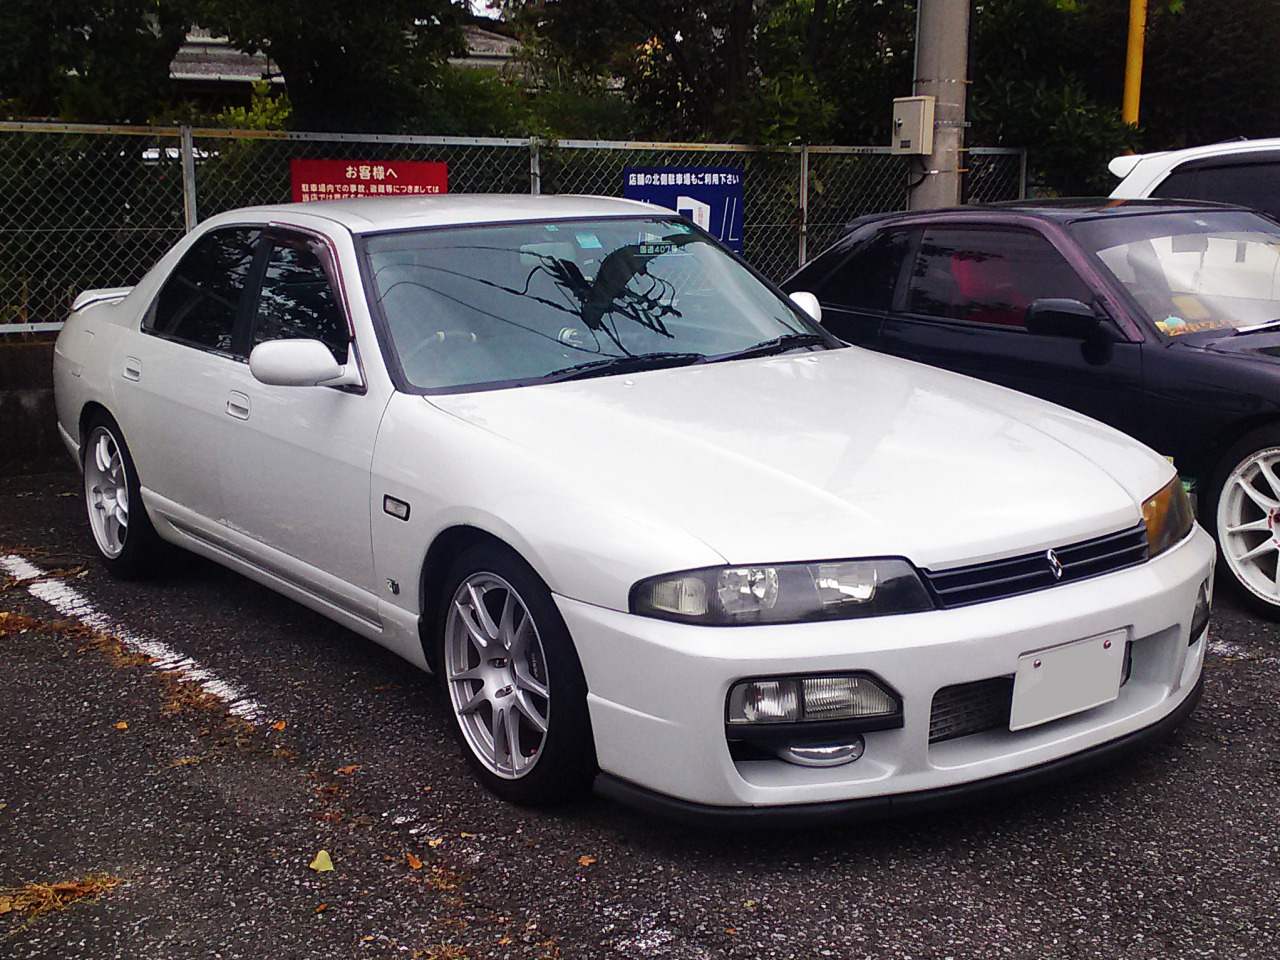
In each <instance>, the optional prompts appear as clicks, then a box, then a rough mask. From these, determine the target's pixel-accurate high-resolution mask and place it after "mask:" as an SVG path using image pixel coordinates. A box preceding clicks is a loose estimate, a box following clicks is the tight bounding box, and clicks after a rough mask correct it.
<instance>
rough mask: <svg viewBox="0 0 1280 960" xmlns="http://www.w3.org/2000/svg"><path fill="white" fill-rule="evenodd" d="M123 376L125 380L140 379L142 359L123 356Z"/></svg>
mask: <svg viewBox="0 0 1280 960" xmlns="http://www.w3.org/2000/svg"><path fill="white" fill-rule="evenodd" d="M124 378H125V379H126V380H141V379H142V361H141V360H139V359H138V358H137V357H125V358H124Z"/></svg>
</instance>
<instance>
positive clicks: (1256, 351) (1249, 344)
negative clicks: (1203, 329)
mask: <svg viewBox="0 0 1280 960" xmlns="http://www.w3.org/2000/svg"><path fill="white" fill-rule="evenodd" d="M1188 345H1189V346H1192V347H1199V348H1200V349H1202V350H1211V351H1213V352H1214V353H1230V354H1235V355H1237V356H1244V357H1250V358H1252V359H1254V360H1265V361H1268V362H1272V363H1274V362H1275V361H1276V360H1278V359H1280V329H1270V330H1259V331H1258V332H1256V333H1239V334H1234V335H1231V334H1228V335H1227V336H1225V337H1224V336H1216V337H1214V338H1213V339H1208V340H1202V341H1200V342H1199V343H1195V342H1190V341H1188Z"/></svg>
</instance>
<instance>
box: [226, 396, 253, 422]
mask: <svg viewBox="0 0 1280 960" xmlns="http://www.w3.org/2000/svg"><path fill="white" fill-rule="evenodd" d="M227 413H228V415H230V416H233V417H235V418H236V419H237V420H248V419H249V395H248V394H246V393H241V392H240V391H239V390H232V391H231V393H230V394H228V396H227Z"/></svg>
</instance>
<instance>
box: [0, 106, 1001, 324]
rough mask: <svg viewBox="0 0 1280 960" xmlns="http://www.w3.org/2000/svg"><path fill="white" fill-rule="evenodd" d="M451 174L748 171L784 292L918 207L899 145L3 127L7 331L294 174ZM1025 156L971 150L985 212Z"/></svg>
mask: <svg viewBox="0 0 1280 960" xmlns="http://www.w3.org/2000/svg"><path fill="white" fill-rule="evenodd" d="M294 159H328V160H343V159H349V160H360V161H364V162H368V161H370V160H375V161H379V162H382V161H400V160H427V161H442V162H444V163H447V164H448V170H449V190H450V192H452V193H512V194H518V193H526V194H527V193H586V194H601V195H606V196H618V195H620V194H621V193H622V188H623V183H624V176H623V170H624V168H625V167H628V166H684V167H689V166H729V167H738V168H740V169H741V170H742V171H743V199H744V204H745V222H744V228H743V243H744V250H745V257H746V259H747V260H748V261H749V262H750V263H751V264H753V265H754V266H755V267H756V268H757V269H759V270H760V271H761V272H762V273H764V274H765V275H766V276H768V277H771V278H772V279H774V280H780V279H782V278H783V277H785V276H787V275H788V274H789V273H791V271H793V270H794V269H795V268H796V267H797V266H798V265H799V264H801V263H803V262H804V261H805V260H806V259H807V257H808V256H811V255H813V254H816V253H817V252H819V251H821V250H822V249H823V248H825V247H826V246H827V245H828V244H829V243H831V242H832V241H833V240H834V239H835V238H836V237H838V236H839V234H840V231H841V229H842V228H843V226H844V224H846V223H848V222H849V221H850V220H852V219H854V218H856V217H859V216H863V215H865V214H868V213H876V212H880V211H885V210H901V209H905V207H906V201H907V190H908V183H909V177H910V176H911V168H910V164H909V162H908V158H906V157H901V156H892V155H890V154H889V150H888V148H887V147H885V148H880V147H829V146H814V147H784V148H761V147H751V146H743V145H736V144H673V143H615V142H599V141H559V142H554V143H549V142H544V141H540V140H536V139H519V140H506V139H501V140H500V139H460V138H448V137H411V136H404V137H399V136H384V135H369V136H365V135H353V134H305V133H281V132H277V131H250V130H211V129H192V128H149V127H109V126H93V125H71V124H44V123H12V122H4V123H0V333H15V332H29V331H38V330H44V329H56V328H57V327H58V326H59V325H60V324H61V321H62V319H63V317H65V315H66V313H67V311H68V309H69V308H70V305H71V301H72V300H73V299H74V298H75V295H76V294H77V293H78V292H80V291H81V290H85V289H89V288H94V287H114V286H129V285H131V284H134V283H136V282H137V281H138V279H139V278H140V277H141V276H142V275H143V273H145V272H146V270H147V269H148V268H149V267H150V266H151V265H152V264H153V263H154V262H155V261H156V260H157V259H158V258H159V257H160V255H161V254H162V253H163V252H164V251H165V250H166V249H168V248H169V247H170V246H171V245H172V244H173V243H174V242H175V241H176V240H177V239H178V238H179V237H181V236H182V234H183V233H184V232H185V231H186V230H188V229H190V228H191V227H192V226H194V224H195V223H196V222H197V221H198V220H199V219H203V218H206V217H210V216H212V215H214V214H216V213H220V212H221V211H223V210H228V209H231V208H234V207H240V206H248V205H251V204H261V203H284V202H288V201H289V200H290V199H291V197H292V185H291V182H290V173H289V161H290V160H294ZM1025 184H1026V162H1025V152H1024V151H1020V150H1010V149H995V148H992V149H977V148H975V149H973V150H971V151H970V174H969V187H968V192H969V196H970V198H971V199H972V200H975V201H978V200H981V201H991V200H1008V199H1017V198H1019V197H1022V196H1024V195H1025Z"/></svg>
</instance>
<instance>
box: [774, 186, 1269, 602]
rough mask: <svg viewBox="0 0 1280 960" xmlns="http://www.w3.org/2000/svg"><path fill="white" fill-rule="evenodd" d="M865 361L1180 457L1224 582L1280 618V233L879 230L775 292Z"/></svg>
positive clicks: (1101, 223)
mask: <svg viewBox="0 0 1280 960" xmlns="http://www.w3.org/2000/svg"><path fill="white" fill-rule="evenodd" d="M783 286H784V288H785V289H787V290H788V291H801V290H807V291H810V292H812V293H814V294H816V295H817V297H818V300H819V302H820V303H821V305H822V312H823V323H824V324H825V326H826V327H827V328H828V329H829V330H831V331H832V332H833V333H834V334H836V336H838V337H841V338H843V339H844V340H847V341H849V342H850V343H854V344H857V345H859V346H864V347H868V348H870V349H873V350H879V351H882V352H884V353H891V354H895V355H897V356H900V357H906V358H908V359H912V360H919V361H921V362H923V363H928V364H932V365H934V366H939V367H946V368H947V369H949V370H955V371H958V372H960V373H965V374H969V375H971V376H974V377H979V378H981V379H983V380H989V381H992V382H994V383H999V384H1003V385H1005V386H1007V387H1012V388H1013V389H1015V390H1021V391H1023V392H1025V393H1030V394H1035V395H1036V396H1039V397H1043V398H1045V399H1047V400H1052V401H1054V402H1055V403H1060V404H1062V405H1063V406H1066V407H1071V408H1073V409H1075V410H1079V411H1081V412H1083V413H1086V414H1088V415H1089V416H1092V417H1095V418H1096V419H1098V420H1101V421H1103V422H1105V423H1109V424H1111V425H1112V426H1115V427H1118V428H1119V429H1121V430H1123V431H1125V432H1126V433H1129V434H1131V435H1132V436H1134V437H1137V438H1138V439H1139V440H1142V441H1144V442H1145V443H1146V444H1148V445H1149V446H1151V447H1153V448H1155V449H1156V450H1158V451H1160V452H1161V453H1163V454H1165V455H1166V456H1168V457H1170V458H1172V460H1173V461H1174V463H1175V464H1176V465H1177V468H1178V471H1179V472H1180V473H1181V474H1182V476H1183V478H1184V480H1185V481H1187V482H1188V483H1189V484H1191V485H1192V487H1193V489H1194V490H1195V492H1196V494H1197V496H1198V501H1199V508H1200V519H1201V522H1202V523H1203V524H1204V525H1205V526H1206V527H1207V528H1208V529H1209V531H1210V532H1211V533H1214V534H1215V536H1216V538H1217V541H1218V546H1219V553H1220V558H1221V560H1222V564H1221V566H1220V569H1222V570H1225V571H1226V572H1227V574H1228V575H1229V577H1230V579H1231V580H1232V581H1234V582H1235V583H1236V584H1237V585H1239V586H1240V587H1241V588H1242V591H1243V594H1244V596H1245V597H1246V598H1247V599H1248V601H1249V602H1250V603H1251V604H1252V606H1253V607H1255V608H1256V609H1257V610H1259V611H1260V612H1262V613H1263V614H1265V615H1267V616H1270V617H1273V618H1280V225H1277V223H1276V222H1275V221H1273V220H1271V219H1269V218H1268V217H1266V216H1263V215H1261V214H1258V213H1253V212H1249V211H1246V210H1243V209H1237V208H1234V207H1228V206H1222V205H1218V204H1208V203H1194V202H1180V201H1115V200H1110V201H1107V200H1066V201H1040V202H1019V203H1015V204H997V205H993V206H983V207H966V208H958V209H950V210H931V211H920V212H911V213H896V214H887V215H878V216H873V217H868V218H866V219H864V220H860V221H856V222H855V223H853V224H851V225H850V228H849V231H848V232H847V233H846V235H845V236H844V238H843V239H841V240H840V241H839V242H838V243H836V244H835V246H833V247H832V248H831V249H829V250H827V251H826V252H825V253H823V254H822V255H821V256H819V257H817V258H816V259H814V260H812V261H810V262H809V263H808V264H806V265H805V266H804V267H803V268H801V269H800V271H799V272H797V273H796V274H795V275H794V276H792V277H791V278H790V279H789V280H787V282H786V283H785V284H784V285H783Z"/></svg>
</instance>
